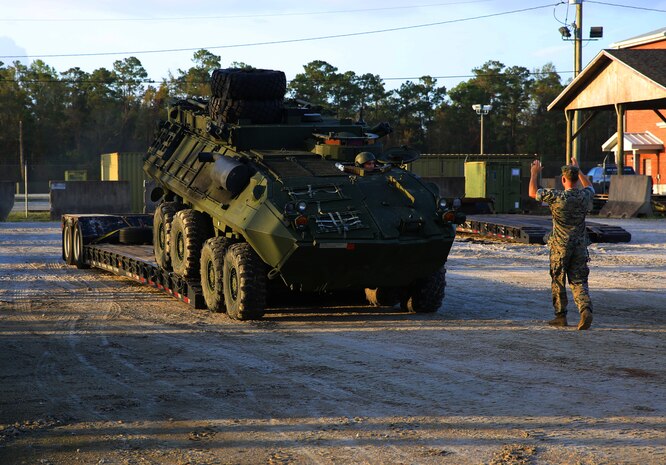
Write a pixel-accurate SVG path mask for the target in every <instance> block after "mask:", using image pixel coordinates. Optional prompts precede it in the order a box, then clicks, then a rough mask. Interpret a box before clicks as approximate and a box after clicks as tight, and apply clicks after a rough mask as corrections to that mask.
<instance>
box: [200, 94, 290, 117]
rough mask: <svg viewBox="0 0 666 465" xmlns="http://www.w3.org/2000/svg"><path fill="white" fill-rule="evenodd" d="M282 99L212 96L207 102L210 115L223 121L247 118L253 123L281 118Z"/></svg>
mask: <svg viewBox="0 0 666 465" xmlns="http://www.w3.org/2000/svg"><path fill="white" fill-rule="evenodd" d="M282 106H283V102H282V100H222V99H220V98H216V97H212V98H211V99H210V101H209V103H208V111H209V114H210V117H211V118H212V119H213V120H215V121H217V122H223V123H237V122H238V120H240V119H249V120H251V121H252V123H254V124H268V123H277V122H279V121H280V120H281V119H282Z"/></svg>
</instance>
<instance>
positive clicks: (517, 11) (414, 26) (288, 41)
mask: <svg viewBox="0 0 666 465" xmlns="http://www.w3.org/2000/svg"><path fill="white" fill-rule="evenodd" d="M552 6H554V4H553V3H549V4H547V5H540V6H535V7H530V8H521V9H518V10H511V11H504V12H500V13H491V14H487V15H480V16H472V17H469V18H460V19H451V20H447V21H437V22H434V23H426V24H415V25H411V26H401V27H394V28H387V29H377V30H372V31H362V32H349V33H346V34H332V35H327V36H318V37H305V38H301V39H285V40H275V41H266V42H252V43H245V44H233V45H215V46H208V47H194V48H173V49H161V50H135V51H123V52H96V53H62V54H44V55H41V54H32V55H0V58H30V57H40V58H64V57H86V56H109V55H140V54H141V55H143V54H150V53H174V52H191V51H196V50H202V49H205V50H215V49H228V48H240V47H257V46H264V45H279V44H289V43H298V42H308V41H314V40H327V39H339V38H343V37H356V36H362V35H369V34H381V33H386V32H396V31H405V30H409V29H418V28H425V27H432V26H441V25H443V24H453V23H462V22H467V21H474V20H479V19H487V18H494V17H497V16H506V15H510V14H515V13H524V12H526V11H534V10H539V9H542V8H550V7H552Z"/></svg>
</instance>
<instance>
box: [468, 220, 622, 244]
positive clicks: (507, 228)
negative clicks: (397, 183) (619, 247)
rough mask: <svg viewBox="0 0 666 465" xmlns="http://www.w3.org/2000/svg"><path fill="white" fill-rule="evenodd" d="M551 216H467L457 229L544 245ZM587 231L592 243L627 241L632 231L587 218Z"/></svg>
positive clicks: (469, 233)
mask: <svg viewBox="0 0 666 465" xmlns="http://www.w3.org/2000/svg"><path fill="white" fill-rule="evenodd" d="M552 221H553V220H552V217H550V216H537V215H469V216H467V221H465V223H463V224H462V225H460V226H458V228H457V230H456V231H457V232H458V233H462V234H468V235H472V236H482V237H483V236H485V237H491V238H496V239H502V240H508V241H511V242H522V243H524V244H545V239H544V238H545V236H546V234H548V233H549V232H550V231H551V229H552ZM585 223H586V226H587V234H588V236H589V238H590V241H592V242H611V243H616V242H630V241H631V233H629V232H628V231H627V230H625V229H623V228H621V227H619V226H610V225H607V224H603V223H600V222H598V221H589V220H588V221H586V222H585Z"/></svg>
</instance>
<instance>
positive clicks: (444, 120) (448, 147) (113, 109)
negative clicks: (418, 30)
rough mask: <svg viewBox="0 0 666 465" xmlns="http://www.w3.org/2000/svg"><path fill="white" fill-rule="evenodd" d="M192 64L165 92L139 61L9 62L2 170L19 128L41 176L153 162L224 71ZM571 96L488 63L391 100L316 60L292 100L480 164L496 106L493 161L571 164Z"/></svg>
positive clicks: (398, 141)
mask: <svg viewBox="0 0 666 465" xmlns="http://www.w3.org/2000/svg"><path fill="white" fill-rule="evenodd" d="M192 62H193V66H192V67H190V68H189V69H186V70H181V69H178V70H177V71H176V72H175V73H172V72H169V75H168V77H167V78H164V79H162V80H161V81H159V82H153V81H149V80H148V73H147V72H146V70H145V69H144V67H143V66H142V64H141V61H140V60H139V59H138V58H136V57H129V58H126V59H123V60H117V61H115V62H114V63H113V66H112V68H111V69H107V68H99V69H96V70H94V71H92V72H90V73H88V72H85V71H83V70H81V69H80V68H78V67H75V68H71V69H68V70H66V71H63V72H59V71H57V70H56V69H55V68H53V67H52V66H49V65H48V64H47V63H45V62H44V61H42V60H35V61H33V62H32V63H30V64H29V65H24V64H22V63H20V62H18V61H17V62H14V63H12V64H10V65H7V64H5V63H2V62H0V164H18V156H19V155H18V154H19V137H18V128H19V121H21V122H22V126H23V134H24V135H23V141H24V142H23V147H24V149H23V150H24V153H25V156H26V157H27V159H28V160H29V162H30V163H31V164H58V165H67V164H72V165H76V164H90V165H97V164H98V163H99V154H101V153H107V152H124V151H145V150H146V148H147V147H148V145H149V144H150V143H151V141H152V138H153V134H154V131H155V128H156V126H157V122H158V121H159V120H160V119H163V118H164V117H165V115H166V112H165V109H166V107H167V105H168V103H169V101H170V100H171V99H174V98H186V97H204V98H205V97H208V96H209V95H210V87H209V77H210V73H211V71H212V70H213V69H216V68H221V67H222V63H221V57H220V56H217V55H214V54H213V53H211V52H209V51H207V50H199V51H197V52H195V53H194V54H193V57H192ZM225 67H240V68H243V67H251V66H250V65H248V64H245V63H237V62H234V63H231V64H229V65H227V66H225ZM563 88H564V84H563V83H562V80H561V78H560V76H559V74H558V73H557V71H556V69H555V67H554V66H553V65H552V64H546V65H544V66H543V67H542V68H540V69H537V70H533V71H530V70H528V69H527V68H525V67H522V66H506V65H504V64H503V63H500V62H498V61H488V62H486V63H484V64H483V65H481V66H479V67H477V68H474V69H473V70H472V77H471V78H469V79H468V80H466V81H463V82H461V83H459V84H458V85H456V86H455V87H452V88H451V89H447V88H446V87H444V86H440V85H439V84H438V82H437V79H435V78H433V77H430V76H423V77H421V78H419V79H418V80H414V81H409V80H408V81H406V82H404V83H403V84H401V85H400V87H399V88H397V89H394V90H387V88H386V83H385V82H384V80H383V79H382V78H381V76H379V75H377V74H371V73H366V74H361V75H359V74H356V73H355V72H354V71H340V70H339V69H338V68H337V67H335V66H334V65H332V64H330V63H327V62H326V61H322V60H316V61H312V62H310V63H307V64H306V65H304V66H303V71H302V72H301V73H298V74H297V75H296V76H295V77H294V78H293V79H292V80H291V81H290V82H289V84H288V97H293V98H298V99H301V100H305V101H308V102H311V103H313V104H318V105H321V106H322V107H323V108H324V109H325V110H326V111H327V112H329V113H332V114H335V115H338V116H339V117H351V118H354V119H355V120H358V119H361V118H362V119H363V120H364V121H366V122H367V123H368V124H374V123H377V122H382V121H388V122H389V123H390V124H391V125H392V126H393V128H394V133H393V134H392V135H391V136H390V144H391V145H411V146H414V147H416V148H418V149H419V150H420V151H421V152H423V153H478V151H479V143H480V124H479V117H478V115H477V114H476V113H475V112H474V110H472V105H474V104H491V105H492V106H493V109H492V111H491V113H490V114H489V115H488V116H487V117H485V118H484V146H485V152H486V153H535V154H539V155H541V156H542V157H545V158H546V159H548V158H549V157H550V158H553V160H555V159H557V160H563V157H564V155H563V153H564V134H565V122H564V117H563V115H562V114H561V112H548V111H547V106H548V104H549V103H550V102H551V101H552V100H553V99H554V98H555V97H556V96H557V95H558V94H559V93H560V92H561V91H562V89H563ZM610 126H612V122H611V121H602V122H600V123H598V124H597V125H596V127H593V128H592V129H591V131H592V132H593V133H595V135H593V137H592V139H593V140H594V139H595V137H596V139H599V140H600V142H599V143H597V142H598V141H596V140H595V142H594V143H592V144H590V145H589V146H586V145H585V144H583V157H582V158H583V159H584V160H587V159H588V157H589V156H596V157H597V158H598V157H599V156H600V148H599V147H598V145H600V144H601V142H603V141H605V140H606V137H609V136H610V135H611V134H612V133H613V131H614V128H613V127H610ZM596 133H598V134H596Z"/></svg>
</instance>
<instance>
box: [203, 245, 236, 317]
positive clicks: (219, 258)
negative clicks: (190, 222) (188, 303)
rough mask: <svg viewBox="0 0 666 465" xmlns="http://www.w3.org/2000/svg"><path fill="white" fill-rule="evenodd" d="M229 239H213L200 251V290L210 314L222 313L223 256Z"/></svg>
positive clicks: (223, 308) (223, 309)
mask: <svg viewBox="0 0 666 465" xmlns="http://www.w3.org/2000/svg"><path fill="white" fill-rule="evenodd" d="M229 244H230V243H229V239H226V238H224V237H213V238H210V239H208V240H207V241H206V242H204V245H203V248H202V249H201V269H200V274H201V289H202V291H203V296H204V301H205V302H206V306H207V307H208V309H209V310H210V311H212V312H219V313H224V312H225V311H226V307H225V305H224V285H223V278H222V276H223V272H224V254H225V253H226V252H227V248H228V247H229Z"/></svg>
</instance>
